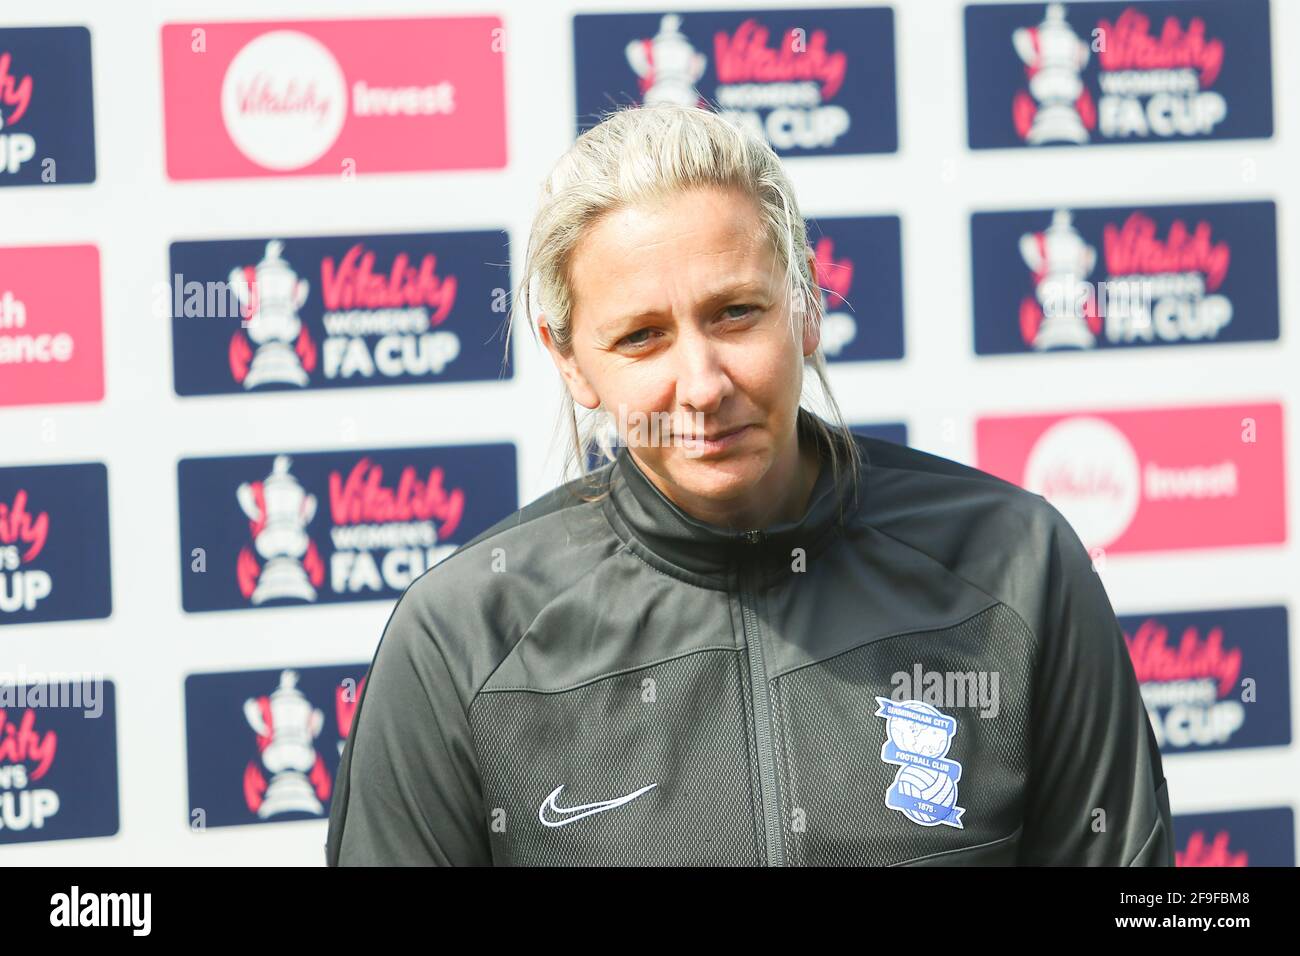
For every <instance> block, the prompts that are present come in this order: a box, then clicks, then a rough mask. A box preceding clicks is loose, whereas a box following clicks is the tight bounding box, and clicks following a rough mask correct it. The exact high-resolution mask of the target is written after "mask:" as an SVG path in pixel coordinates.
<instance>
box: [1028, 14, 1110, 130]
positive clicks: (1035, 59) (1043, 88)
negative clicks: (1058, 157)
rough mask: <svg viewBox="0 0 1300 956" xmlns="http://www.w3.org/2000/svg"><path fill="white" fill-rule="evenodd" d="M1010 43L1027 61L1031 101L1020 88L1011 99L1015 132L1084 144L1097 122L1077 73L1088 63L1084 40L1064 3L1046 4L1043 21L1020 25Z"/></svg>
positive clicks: (1088, 97)
mask: <svg viewBox="0 0 1300 956" xmlns="http://www.w3.org/2000/svg"><path fill="white" fill-rule="evenodd" d="M1011 44H1012V46H1014V47H1015V48H1016V53H1017V54H1019V55H1020V59H1022V60H1024V61H1025V72H1026V73H1027V74H1028V75H1029V93H1030V94H1033V99H1032V100H1031V99H1030V97H1029V95H1028V94H1026V93H1025V92H1024V91H1023V90H1021V91H1020V92H1019V93H1017V94H1016V96H1015V100H1014V102H1013V103H1012V115H1013V117H1014V119H1015V124H1016V131H1017V132H1018V133H1019V134H1020V137H1021V138H1022V139H1024V140H1025V141H1026V142H1027V143H1029V144H1030V145H1033V146H1037V145H1039V144H1040V143H1086V142H1088V130H1090V129H1092V128H1093V127H1094V126H1096V124H1097V111H1096V107H1095V106H1094V105H1093V102H1092V97H1091V96H1090V95H1089V93H1088V91H1087V90H1086V89H1085V88H1084V85H1083V80H1082V78H1081V77H1080V73H1082V71H1083V68H1084V66H1085V65H1086V64H1087V62H1088V56H1089V52H1090V51H1089V50H1088V45H1087V44H1086V43H1084V42H1083V41H1082V40H1080V39H1079V38H1078V36H1076V35H1075V33H1074V31H1073V30H1072V29H1070V24H1069V23H1068V22H1067V21H1066V19H1065V7H1064V6H1062V5H1061V4H1059V3H1052V4H1048V6H1047V13H1046V15H1045V16H1044V17H1043V22H1042V23H1040V24H1038V26H1036V27H1021V28H1020V29H1019V30H1017V31H1015V33H1013V34H1012V35H1011Z"/></svg>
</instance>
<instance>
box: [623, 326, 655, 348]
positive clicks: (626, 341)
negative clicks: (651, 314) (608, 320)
mask: <svg viewBox="0 0 1300 956" xmlns="http://www.w3.org/2000/svg"><path fill="white" fill-rule="evenodd" d="M653 331H654V329H637V330H636V331H635V332H633V333H632V334H631V335H625V336H623V338H622V339H620V340H619V343H618V344H619V345H633V346H635V345H644V344H645V343H646V342H647V341H649V340H648V339H642V338H637V336H639V335H649V334H650V333H651V332H653Z"/></svg>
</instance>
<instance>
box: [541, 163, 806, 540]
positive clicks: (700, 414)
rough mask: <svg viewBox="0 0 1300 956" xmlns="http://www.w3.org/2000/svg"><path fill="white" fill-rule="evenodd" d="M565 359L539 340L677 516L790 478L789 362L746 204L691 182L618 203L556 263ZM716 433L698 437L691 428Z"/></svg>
mask: <svg viewBox="0 0 1300 956" xmlns="http://www.w3.org/2000/svg"><path fill="white" fill-rule="evenodd" d="M570 270H571V271H570V277H571V281H572V285H573V293H574V305H573V313H572V341H573V353H572V355H571V356H567V357H566V356H561V355H559V353H558V352H556V351H555V349H554V347H553V345H552V343H551V340H550V336H549V334H548V331H549V330H547V329H545V325H544V318H543V323H542V324H543V331H542V334H543V337H544V341H545V342H546V343H547V345H548V346H550V347H551V351H552V354H553V356H554V357H555V359H556V363H557V365H558V366H559V368H560V371H561V372H562V373H563V374H564V376H565V380H566V383H567V384H568V387H569V390H570V392H571V393H572V395H573V398H574V400H575V401H576V402H578V403H579V404H581V405H583V406H584V407H587V408H596V407H597V406H600V405H603V406H604V408H605V409H607V410H608V411H610V412H611V413H613V414H614V415H615V418H616V420H618V421H619V422H620V431H621V432H622V433H623V434H624V441H625V442H626V443H627V444H628V446H629V448H630V450H631V451H632V454H633V455H634V456H635V458H636V460H637V462H638V464H640V465H641V468H642V471H644V472H645V473H646V475H647V476H648V477H649V478H650V479H651V480H652V481H653V482H654V483H655V484H656V485H657V486H658V487H659V488H660V490H662V491H663V492H664V494H665V495H666V496H667V497H668V498H669V499H670V500H673V501H674V502H676V503H677V504H678V505H679V506H681V507H683V508H684V509H685V510H687V511H688V512H689V513H694V514H700V513H702V512H703V513H707V514H710V515H714V516H716V515H717V514H718V513H724V514H725V513H727V512H733V511H734V512H738V513H742V514H743V513H747V512H749V510H750V509H751V508H752V507H753V506H754V505H755V503H756V501H757V500H759V499H762V498H777V497H780V495H781V494H783V493H784V489H785V488H786V487H787V486H788V485H789V484H790V483H791V482H793V481H795V480H797V479H796V472H797V471H798V465H799V447H798V440H797V437H796V430H795V424H796V418H797V414H798V409H799V397H800V390H801V387H802V384H803V359H804V357H805V356H808V355H811V354H813V352H814V350H815V349H816V348H817V344H818V333H817V330H816V328H815V325H816V323H814V322H807V323H804V325H805V327H806V331H805V333H804V334H803V336H802V342H800V341H798V340H796V339H794V338H792V336H791V332H790V303H789V302H788V301H787V298H786V296H785V294H784V290H783V276H782V275H781V274H780V272H781V270H780V269H779V268H778V260H777V257H776V255H775V252H774V250H773V249H772V248H771V245H770V243H769V242H768V241H767V239H766V237H765V235H764V233H763V228H762V224H761V221H760V218H759V211H758V208H757V206H756V205H755V204H754V203H753V201H752V200H750V199H748V198H747V197H745V196H744V195H743V194H740V193H734V192H731V191H724V190H717V189H697V190H692V191H689V192H684V193H681V194H678V195H677V196H675V197H673V198H672V199H671V200H669V201H668V202H666V203H665V204H663V205H653V206H652V205H642V206H633V207H627V208H623V209H620V210H618V211H616V212H614V213H611V214H610V215H608V216H606V217H604V218H603V219H601V220H600V221H599V222H598V223H596V224H595V225H594V226H592V227H590V228H589V229H588V230H587V232H586V234H585V235H584V236H583V238H582V239H581V240H580V242H579V243H578V245H577V247H576V248H575V250H574V253H573V256H572V258H571V262H570ZM701 436H703V437H707V438H716V437H719V436H721V440H720V441H717V442H710V441H703V442H702V441H700V440H699V439H700V437H701Z"/></svg>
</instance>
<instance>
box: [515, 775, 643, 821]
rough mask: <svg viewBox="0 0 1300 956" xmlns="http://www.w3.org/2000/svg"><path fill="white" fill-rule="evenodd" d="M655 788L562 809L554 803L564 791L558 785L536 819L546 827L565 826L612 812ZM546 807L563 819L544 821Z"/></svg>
mask: <svg viewBox="0 0 1300 956" xmlns="http://www.w3.org/2000/svg"><path fill="white" fill-rule="evenodd" d="M657 786H659V784H657V783H652V784H650V786H648V787H642V788H641V789H640V790H634V791H633V792H632V793H629V794H628V795H627V796H625V797H616V798H615V799H613V800H597V801H596V802H595V803H584V804H582V805H581V806H577V807H562V806H559V805H558V804H557V803H556V802H555V798H556V797H558V796H559V795H560V791H561V790H563V789H564V784H560V785H559V786H558V787H556V788H555V789H554V790H552V791H551V795H550V796H549V797H547V798H546V799H545V800H543V801H542V805H541V806H540V807H538V808H537V819H539V820H541V821H542V823H543V824H545V825H546V826H548V827H562V826H567V825H568V824H570V823H572V822H573V821H575V820H581V819H582V818H583V817H589V816H591V815H592V814H593V813H604V812H605V811H606V810H613V809H614V808H615V807H621V806H622V805H623V804H625V803H627V802H628V801H630V800H635V799H636V798H637V797H639V796H641V794H643V793H645V792H646V791H647V790H653V789H654V788H655V787H657ZM547 807H550V808H551V810H553V811H554V812H555V813H558V814H559V815H560V816H562V817H564V819H563V820H559V821H554V820H548V819H546V808H547Z"/></svg>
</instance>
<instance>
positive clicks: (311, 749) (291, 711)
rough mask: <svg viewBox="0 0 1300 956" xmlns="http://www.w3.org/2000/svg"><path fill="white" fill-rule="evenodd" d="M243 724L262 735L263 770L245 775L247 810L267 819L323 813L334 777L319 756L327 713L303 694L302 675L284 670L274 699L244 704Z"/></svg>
mask: <svg viewBox="0 0 1300 956" xmlns="http://www.w3.org/2000/svg"><path fill="white" fill-rule="evenodd" d="M244 719H245V720H247V721H248V726H250V727H252V728H253V730H254V731H255V732H256V733H257V746H258V749H259V750H260V751H261V754H262V760H261V763H262V767H263V768H265V770H266V772H267V773H268V774H270V778H271V779H270V783H268V782H267V780H266V775H265V774H263V773H262V770H261V769H259V768H258V766H257V764H256V763H253V762H251V761H250V762H249V764H248V767H247V768H246V769H245V770H244V797H245V800H246V802H247V803H248V808H249V809H250V810H253V811H254V812H256V813H257V815H258V817H260V818H261V819H263V820H265V819H266V818H267V817H273V816H275V815H276V814H278V813H311V814H315V815H316V816H320V815H321V814H322V813H324V806H323V804H322V801H324V800H328V799H329V795H330V776H329V773H328V772H327V771H326V770H325V763H324V761H323V760H321V756H320V754H318V753H317V752H316V738H317V737H318V736H320V732H321V730H322V729H323V728H324V726H325V714H324V713H323V712H322V711H321V710H320V708H319V707H313V706H312V704H311V701H310V700H308V699H307V698H306V696H305V695H304V694H303V692H302V691H300V690H299V689H298V673H297V672H296V671H291V670H288V671H284V672H282V673H281V674H280V686H279V687H277V688H276V689H275V690H274V691H273V692H272V693H271V695H270V696H269V697H267V696H263V697H250V698H248V699H247V700H245V701H244Z"/></svg>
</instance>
